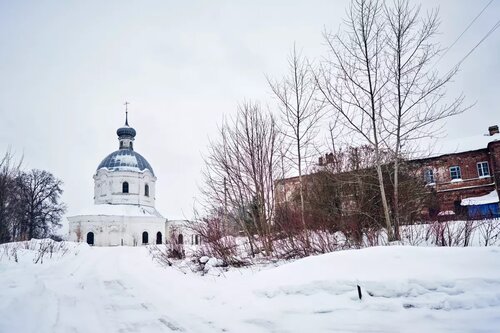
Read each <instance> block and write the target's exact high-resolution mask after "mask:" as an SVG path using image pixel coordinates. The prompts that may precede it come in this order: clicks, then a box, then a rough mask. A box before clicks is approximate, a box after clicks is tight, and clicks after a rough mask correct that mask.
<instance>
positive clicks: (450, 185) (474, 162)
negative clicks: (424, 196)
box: [412, 126, 500, 215]
mask: <svg viewBox="0 0 500 333" xmlns="http://www.w3.org/2000/svg"><path fill="white" fill-rule="evenodd" d="M488 130H489V131H488V135H483V136H478V137H472V138H465V139H463V141H462V140H460V141H458V142H457V145H456V147H457V149H459V151H456V152H452V153H444V154H439V155H438V156H434V157H430V158H424V159H418V160H413V161H412V162H413V163H417V165H418V166H419V168H420V169H421V171H422V176H423V177H424V181H425V182H426V183H427V184H428V186H429V187H432V188H433V189H434V190H435V191H436V193H437V198H438V201H439V202H438V204H439V211H440V212H439V214H441V215H447V214H450V215H453V214H458V213H464V210H465V211H466V212H467V210H468V213H469V215H477V214H479V213H480V212H482V213H483V214H482V215H485V214H486V212H487V211H491V212H492V213H494V214H498V211H499V208H498V190H499V184H500V134H499V131H498V126H491V127H490V128H489V129H488ZM461 141H462V142H461ZM448 149H449V147H448ZM470 206H478V207H470ZM479 206H482V207H479ZM431 215H432V214H431Z"/></svg>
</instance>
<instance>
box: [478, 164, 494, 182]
mask: <svg viewBox="0 0 500 333" xmlns="http://www.w3.org/2000/svg"><path fill="white" fill-rule="evenodd" d="M484 165H486V172H487V174H484V171H485V169H484ZM476 169H477V176H478V177H479V178H487V177H491V174H490V164H489V163H488V161H481V162H477V163H476ZM481 173H483V174H481Z"/></svg>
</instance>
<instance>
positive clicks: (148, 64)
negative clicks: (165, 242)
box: [0, 0, 500, 219]
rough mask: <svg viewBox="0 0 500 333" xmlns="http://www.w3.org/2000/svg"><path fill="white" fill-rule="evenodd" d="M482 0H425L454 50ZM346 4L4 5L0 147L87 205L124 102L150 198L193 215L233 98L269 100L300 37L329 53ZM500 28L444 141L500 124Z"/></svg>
mask: <svg viewBox="0 0 500 333" xmlns="http://www.w3.org/2000/svg"><path fill="white" fill-rule="evenodd" d="M488 2H489V0H481V1H466V0H462V1H457V0H448V1H424V2H423V3H422V4H423V6H424V8H425V9H428V8H431V7H430V6H436V5H437V6H439V7H440V17H441V21H442V25H441V29H440V31H441V35H440V36H439V38H440V40H441V42H442V43H443V46H448V45H450V44H451V43H452V42H453V41H454V40H455V39H456V38H457V37H458V35H460V33H461V32H462V31H463V30H464V28H465V27H466V26H467V24H468V23H469V22H471V20H472V19H473V18H474V17H475V16H476V15H477V14H478V13H479V11H480V10H481V9H482V8H483V7H484V6H485V5H486V3H488ZM414 3H418V1H414ZM347 4H348V2H347V1H331V0H329V1H326V0H325V1H320V0H314V1H290V0H283V1H270V0H263V1H255V0H254V1H116V2H113V1H32V2H30V1H0V116H1V117H0V153H1V154H2V155H3V153H4V152H5V151H6V150H7V149H8V147H10V148H11V150H12V151H13V152H14V153H16V156H17V157H21V156H22V155H24V167H25V168H39V169H45V170H48V171H50V172H52V173H54V174H55V175H56V177H58V178H60V179H62V180H63V181H64V195H63V200H64V201H65V202H66V203H67V205H68V209H69V210H68V213H69V214H71V213H72V212H73V213H75V212H78V211H79V210H80V209H82V208H83V207H85V206H88V205H90V204H92V202H93V185H94V184H93V179H92V176H93V174H94V173H95V169H96V167H97V165H98V164H99V163H100V162H101V160H102V159H103V158H104V157H105V156H106V155H108V154H109V153H111V152H112V151H114V150H116V149H118V140H117V137H116V129H117V128H118V127H120V126H121V125H122V124H123V122H124V107H123V103H124V101H126V100H127V101H129V102H130V106H129V110H130V113H129V116H130V117H129V120H130V125H131V126H133V127H134V128H135V129H136V130H137V136H136V141H135V146H134V147H135V149H136V151H138V152H139V153H141V154H142V155H143V156H144V157H145V158H146V159H147V160H148V161H149V162H150V163H151V165H152V167H153V168H154V171H155V173H156V176H157V177H158V180H157V193H156V206H157V209H158V210H159V211H160V212H161V213H162V214H163V215H164V216H165V217H167V218H170V219H174V218H182V217H190V216H191V211H192V207H193V203H194V198H195V197H196V196H197V195H198V185H199V184H200V181H201V175H200V170H201V168H202V154H203V153H204V151H205V150H206V147H207V142H208V138H209V137H210V136H213V135H214V133H215V132H216V129H217V124H218V123H220V121H221V119H222V117H223V115H230V114H234V113H235V111H236V106H237V104H238V102H240V101H242V100H244V99H257V100H260V101H261V102H262V103H264V104H266V103H270V104H271V105H272V99H271V95H270V92H269V89H268V87H267V85H266V80H265V75H266V74H267V75H270V76H273V77H278V76H280V75H281V74H283V72H284V71H285V68H286V58H287V56H288V54H289V53H290V50H291V48H292V46H293V43H294V42H295V43H296V45H297V47H298V48H300V49H302V51H303V53H304V54H305V55H307V56H308V57H310V58H312V59H319V58H320V57H322V56H324V55H325V50H326V49H325V47H324V44H323V39H322V31H324V30H325V29H327V30H333V31H337V29H338V28H339V25H340V24H341V21H342V19H343V18H344V17H345V8H346V6H347ZM499 19H500V1H499V0H495V1H493V3H492V4H491V5H490V6H489V7H488V9H487V10H486V11H485V12H484V13H483V15H482V16H481V17H480V18H479V19H478V20H477V21H476V23H475V24H474V25H473V26H472V27H471V28H470V30H469V31H468V32H467V33H466V34H465V35H464V36H463V37H462V38H461V39H460V41H459V42H458V43H457V44H456V45H455V46H454V47H453V48H452V49H451V50H450V51H449V52H448V53H447V54H446V56H445V57H444V58H443V59H442V60H441V61H440V63H439V64H438V67H439V68H440V69H442V70H443V71H444V70H448V69H450V68H451V67H452V66H453V65H454V64H455V63H456V62H457V61H458V60H459V59H460V58H461V57H462V56H463V55H465V54H466V53H467V52H468V51H469V50H470V49H471V48H472V47H473V46H474V45H475V44H476V43H477V42H478V41H479V40H480V39H481V38H482V37H483V36H484V35H485V34H486V32H487V31H488V30H489V29H490V28H491V27H492V26H493V25H494V24H495V23H496V22H497V21H498V20H499ZM499 74H500V29H497V30H496V31H495V32H494V33H493V34H492V35H491V36H490V37H489V38H488V39H487V40H486V41H485V42H484V43H483V44H482V45H481V46H480V47H479V48H478V49H477V50H476V51H475V52H474V53H473V54H472V55H471V56H470V57H469V58H468V59H467V60H466V61H465V63H464V64H463V66H462V69H461V72H460V73H459V75H458V76H457V78H456V80H455V82H454V84H453V85H452V86H450V88H449V92H450V94H456V93H460V92H462V91H463V92H464V93H465V95H466V96H467V101H468V102H476V104H475V107H474V108H473V109H472V110H470V111H468V112H467V113H465V114H462V115H460V116H458V117H456V118H454V119H452V120H449V121H448V124H447V126H446V129H447V132H446V133H447V135H448V137H450V138H459V137H461V136H470V135H477V134H482V133H485V132H486V130H487V127H488V126H489V125H493V124H499V123H500V107H499V99H498V96H499V93H500V84H499V81H500V77H499Z"/></svg>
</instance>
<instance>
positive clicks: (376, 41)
mask: <svg viewBox="0 0 500 333" xmlns="http://www.w3.org/2000/svg"><path fill="white" fill-rule="evenodd" d="M383 14H384V12H383V5H382V3H381V2H379V1H378V0H353V1H352V2H351V5H350V7H349V9H348V11H347V19H346V20H345V33H343V34H341V33H339V34H334V35H332V34H328V33H325V40H326V42H327V44H328V46H329V50H330V52H331V54H332V59H330V60H329V61H327V62H326V63H324V64H323V66H322V67H321V69H320V71H319V73H318V74H317V75H316V83H317V86H318V89H319V90H320V91H321V93H322V94H323V96H324V98H325V100H326V101H327V103H328V104H329V105H330V107H331V108H332V109H333V110H334V112H337V113H340V114H341V116H342V118H343V124H344V125H345V126H347V127H349V129H350V130H351V131H352V133H353V134H352V135H353V136H354V137H353V138H352V140H351V141H352V142H354V141H355V138H359V139H361V140H362V142H363V143H364V144H366V143H367V144H369V145H370V146H371V147H373V149H374V153H375V169H376V172H377V178H378V185H379V191H380V196H381V201H382V209H383V215H384V219H385V225H386V229H387V234H388V238H389V240H393V239H394V235H393V228H392V222H391V215H390V209H389V204H388V200H387V196H386V192H385V187H384V177H383V174H382V163H383V161H382V158H381V155H382V150H383V143H384V141H385V140H386V137H385V136H384V133H383V122H382V120H383V119H382V112H383V109H384V107H385V106H384V99H383V97H384V96H383V94H384V92H385V89H386V88H385V86H386V84H387V73H386V72H385V71H384V67H383V66H382V65H383V60H384V44H385V43H386V34H385V33H384V29H385V26H384V20H381V19H380V17H382V18H383Z"/></svg>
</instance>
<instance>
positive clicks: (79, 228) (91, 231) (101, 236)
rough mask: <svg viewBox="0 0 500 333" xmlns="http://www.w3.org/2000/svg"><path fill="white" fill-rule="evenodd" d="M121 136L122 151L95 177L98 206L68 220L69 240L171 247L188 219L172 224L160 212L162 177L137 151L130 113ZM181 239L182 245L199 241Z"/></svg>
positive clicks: (119, 132)
mask: <svg viewBox="0 0 500 333" xmlns="http://www.w3.org/2000/svg"><path fill="white" fill-rule="evenodd" d="M116 134H117V135H118V141H119V149H118V150H117V151H115V152H112V153H111V154H109V155H108V156H106V158H104V159H103V160H102V162H101V163H100V164H99V166H98V167H97V170H96V173H95V175H94V205H93V206H92V207H89V208H88V209H86V210H84V211H82V212H81V213H80V214H78V215H75V216H70V217H68V220H69V240H70V241H75V242H81V241H86V242H87V243H88V244H90V245H96V246H117V245H129V246H137V245H145V244H162V243H165V241H166V240H167V237H168V234H167V233H168V232H169V227H170V228H173V227H174V226H175V227H176V228H179V227H181V226H182V221H168V220H167V219H166V218H164V217H163V216H162V215H161V214H160V213H159V212H158V211H157V210H156V208H155V189H156V176H155V173H154V171H153V168H152V167H151V165H150V164H149V163H148V161H147V160H146V159H145V158H144V157H142V155H140V154H139V153H137V152H136V151H135V150H134V140H135V136H136V131H135V129H134V128H132V127H130V126H129V125H128V114H127V115H126V118H125V125H124V126H122V127H120V128H119V129H118V130H117V131H116ZM182 229H183V228H182ZM184 233H185V232H184ZM188 233H189V232H188ZM179 235H180V236H179ZM179 235H176V237H178V239H177V240H178V242H179V243H184V241H185V240H184V238H187V239H186V241H189V239H190V238H193V239H194V238H195V237H194V236H193V235H182V232H181V233H179ZM186 236H187V237H186ZM197 240H198V237H196V242H197Z"/></svg>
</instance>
